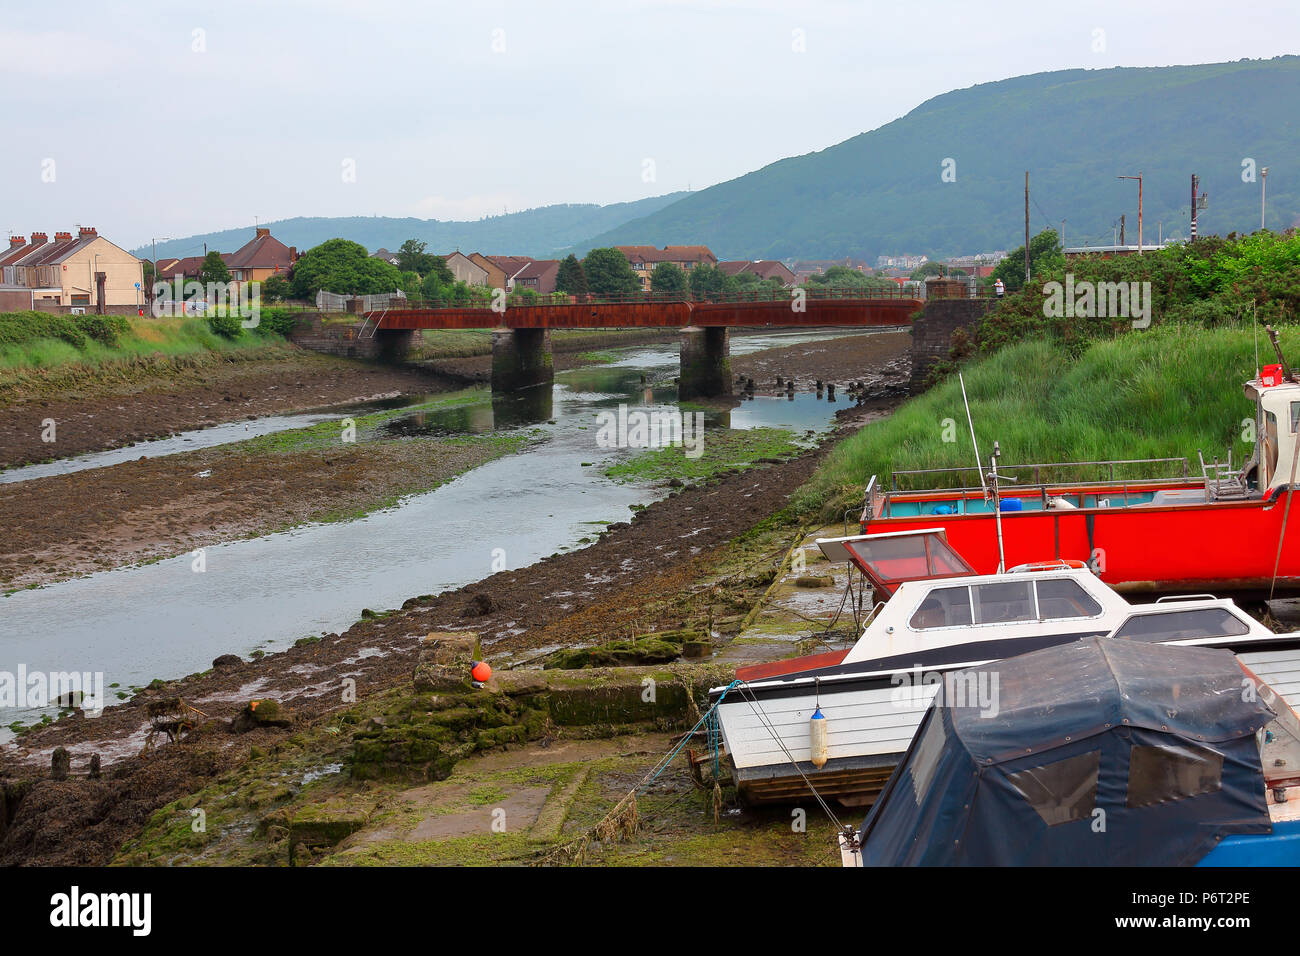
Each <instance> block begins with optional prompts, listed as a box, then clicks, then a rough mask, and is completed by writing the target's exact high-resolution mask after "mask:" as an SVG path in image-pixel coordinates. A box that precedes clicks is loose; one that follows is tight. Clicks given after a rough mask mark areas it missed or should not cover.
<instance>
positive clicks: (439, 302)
mask: <svg viewBox="0 0 1300 956" xmlns="http://www.w3.org/2000/svg"><path fill="white" fill-rule="evenodd" d="M799 294H802V295H803V296H804V297H805V298H806V299H817V300H824V299H856V300H864V299H871V300H876V301H879V300H881V299H890V300H898V301H911V300H916V299H921V298H924V295H923V294H921V293H920V292H919V291H918V290H916V289H907V288H903V287H901V286H897V285H894V286H893V288H887V287H884V286H882V287H880V288H864V287H861V286H804V287H800V288H787V289H776V290H773V289H754V290H748V289H742V290H737V291H732V292H718V293H697V294H692V293H691V292H689V291H682V292H616V293H597V292H589V293H586V294H582V295H569V294H567V293H563V292H552V293H539V292H534V291H533V290H531V289H526V290H523V291H519V290H516V291H514V292H508V293H506V294H505V297H504V301H502V300H501V298H500V296H499V294H498V293H496V292H494V291H484V292H482V293H479V292H477V291H474V292H469V293H467V294H461V295H452V296H446V297H440V298H435V299H411V300H406V301H402V300H394V302H393V303H392V305H391V306H390V311H400V310H402V309H492V308H494V307H495V308H498V309H499V308H500V307H501V305H504V306H505V307H506V308H518V307H520V306H549V305H631V304H646V305H653V304H665V303H677V302H691V303H745V302H790V301H792V300H793V299H794V298H795V296H796V295H799Z"/></svg>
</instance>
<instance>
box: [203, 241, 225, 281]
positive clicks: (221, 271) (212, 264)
mask: <svg viewBox="0 0 1300 956" xmlns="http://www.w3.org/2000/svg"><path fill="white" fill-rule="evenodd" d="M230 279H231V276H230V270H229V269H227V268H226V263H225V261H224V260H223V259H222V258H221V253H219V252H217V251H216V250H215V249H214V250H212V251H211V252H209V253H208V254H207V255H206V256H204V257H203V265H201V266H199V281H200V282H202V283H203V284H204V285H207V284H208V283H209V282H229V281H230Z"/></svg>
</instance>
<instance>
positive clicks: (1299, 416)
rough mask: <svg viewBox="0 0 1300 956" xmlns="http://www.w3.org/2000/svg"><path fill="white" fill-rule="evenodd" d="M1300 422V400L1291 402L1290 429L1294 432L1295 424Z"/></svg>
mask: <svg viewBox="0 0 1300 956" xmlns="http://www.w3.org/2000/svg"><path fill="white" fill-rule="evenodd" d="M1298 424H1300V402H1292V403H1291V431H1292V432H1295V430H1296V426H1297V425H1298Z"/></svg>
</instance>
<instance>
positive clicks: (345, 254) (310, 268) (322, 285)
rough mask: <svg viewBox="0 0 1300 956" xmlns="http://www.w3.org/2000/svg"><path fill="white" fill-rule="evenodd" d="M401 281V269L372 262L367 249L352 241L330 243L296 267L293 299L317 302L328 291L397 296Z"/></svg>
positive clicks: (308, 253) (307, 254) (304, 257)
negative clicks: (317, 296) (321, 291)
mask: <svg viewBox="0 0 1300 956" xmlns="http://www.w3.org/2000/svg"><path fill="white" fill-rule="evenodd" d="M400 281H401V273H399V272H398V270H397V268H396V267H395V266H393V265H390V264H389V263H387V262H384V261H383V260H381V259H372V258H371V257H370V255H369V254H368V253H367V252H366V249H365V246H362V245H360V244H358V243H355V242H352V241H350V240H348V239H330V240H328V241H326V242H322V243H321V244H320V245H319V246H316V247H314V248H312V249H308V250H307V251H306V252H304V253H303V254H302V255H301V256H300V257H299V258H298V261H297V262H296V263H294V267H293V283H292V288H293V297H294V298H295V299H314V298H315V297H316V293H317V292H319V291H320V290H322V289H324V290H325V291H327V292H334V293H337V294H339V295H377V294H380V293H384V292H395V291H397V288H398V286H399V284H400Z"/></svg>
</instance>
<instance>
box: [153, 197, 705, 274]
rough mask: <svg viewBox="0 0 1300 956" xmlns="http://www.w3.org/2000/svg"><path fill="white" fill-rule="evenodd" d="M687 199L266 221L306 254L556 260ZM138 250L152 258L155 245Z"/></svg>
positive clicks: (196, 251) (233, 237)
mask: <svg viewBox="0 0 1300 956" xmlns="http://www.w3.org/2000/svg"><path fill="white" fill-rule="evenodd" d="M684 195H686V193H669V194H668V195H665V196H654V197H651V198H649V199H640V200H637V201H635V202H622V203H610V204H609V205H606V206H597V205H595V204H593V203H563V204H558V205H554V206H541V207H538V208H537V209H527V210H525V211H523V212H512V213H508V214H504V215H500V216H489V217H488V218H486V219H479V220H474V221H467V222H454V221H447V222H443V221H440V220H437V219H393V218H388V217H384V216H345V217H331V218H327V217H312V218H308V217H301V216H299V217H296V218H294V219H282V220H280V221H278V222H264V223H262V225H263V226H268V227H270V229H271V234H272V235H273V236H275V237H276V238H277V239H279V240H280V241H281V242H283V243H284V244H285V245H289V246H297V247H298V249H299V250H305V249H310V248H311V247H312V246H315V245H319V244H320V243H322V242H324V241H325V240H326V239H334V238H336V237H342V238H344V239H351V240H352V241H354V242H359V243H361V244H362V245H363V246H365V247H366V248H367V249H369V250H370V251H371V252H374V251H375V250H376V249H379V248H381V247H382V248H386V249H389V250H392V251H396V250H397V247H398V246H400V245H401V244H402V243H403V242H405V241H406V240H407V239H412V238H414V239H422V240H424V241H425V242H427V243H428V244H429V250H430V251H431V252H435V253H443V252H452V251H454V250H456V249H459V250H461V251H462V252H486V253H498V254H501V255H523V256H537V257H539V258H542V257H551V256H553V255H554V254H555V253H556V252H557V251H558V250H561V249H564V248H565V247H567V246H571V245H573V244H574V243H576V242H581V241H582V240H583V239H584V238H586V237H587V236H590V235H592V234H593V233H597V232H603V231H605V230H607V229H612V228H613V227H614V226H616V225H618V224H619V223H623V222H626V221H627V220H629V219H634V218H637V217H640V216H645V215H647V214H649V213H652V212H654V211H656V210H658V209H660V208H662V207H664V206H666V205H668V204H670V203H672V202H674V201H675V200H677V199H679V198H680V197H682V196H684ZM251 238H253V229H252V227H251V226H249V227H247V228H244V229H226V230H224V231H222V232H209V233H205V234H204V235H198V236H190V237H188V238H185V239H173V240H169V241H167V242H160V243H158V257H159V258H162V257H163V256H178V257H180V256H195V255H201V254H202V252H203V244H204V243H207V247H208V248H209V249H215V250H217V251H218V252H234V251H235V250H236V249H238V248H239V247H240V246H242V245H243V244H244V243H246V242H248V240H249V239H251ZM132 252H133V253H134V254H135V255H138V256H146V257H147V256H152V255H153V249H152V247H150V246H141V247H140V248H139V249H134V250H132Z"/></svg>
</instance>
